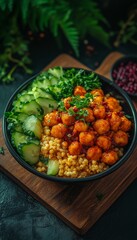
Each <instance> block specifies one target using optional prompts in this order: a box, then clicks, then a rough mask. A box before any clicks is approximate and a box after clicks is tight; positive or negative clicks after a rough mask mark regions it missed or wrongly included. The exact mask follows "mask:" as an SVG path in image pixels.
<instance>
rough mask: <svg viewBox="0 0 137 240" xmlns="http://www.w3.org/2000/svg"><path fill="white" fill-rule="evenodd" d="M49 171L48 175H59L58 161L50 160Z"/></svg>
mask: <svg viewBox="0 0 137 240" xmlns="http://www.w3.org/2000/svg"><path fill="white" fill-rule="evenodd" d="M47 166H48V170H47V175H53V176H54V175H57V173H58V171H59V162H58V161H57V160H50V159H49V161H48V165H47Z"/></svg>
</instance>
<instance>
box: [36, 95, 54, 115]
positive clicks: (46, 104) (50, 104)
mask: <svg viewBox="0 0 137 240" xmlns="http://www.w3.org/2000/svg"><path fill="white" fill-rule="evenodd" d="M36 101H37V103H38V104H39V105H40V106H41V107H42V109H43V111H44V114H46V113H49V112H51V111H52V110H53V109H56V108H57V102H56V101H55V100H53V99H49V98H42V97H39V98H37V99H36Z"/></svg>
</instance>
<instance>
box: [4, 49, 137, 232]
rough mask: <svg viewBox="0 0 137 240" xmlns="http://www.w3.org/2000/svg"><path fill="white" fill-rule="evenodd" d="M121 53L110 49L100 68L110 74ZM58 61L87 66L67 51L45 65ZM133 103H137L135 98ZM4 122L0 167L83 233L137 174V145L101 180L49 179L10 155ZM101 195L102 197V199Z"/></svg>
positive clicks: (59, 62)
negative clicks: (126, 157)
mask: <svg viewBox="0 0 137 240" xmlns="http://www.w3.org/2000/svg"><path fill="white" fill-rule="evenodd" d="M118 56H119V57H120V56H121V54H119V53H117V52H114V53H111V55H109V56H108V57H107V58H106V59H105V60H104V62H103V63H102V64H101V66H100V67H99V68H98V69H97V72H98V73H100V74H102V75H105V76H107V77H109V69H110V66H111V65H110V62H111V64H113V62H114V61H115V60H116V59H117V57H118ZM59 65H60V66H63V67H82V68H85V69H88V68H87V67H86V66H85V65H83V64H81V63H80V62H78V61H77V60H75V59H74V58H72V57H70V56H68V55H66V54H62V55H60V56H59V57H57V58H56V59H55V60H54V61H53V62H51V63H50V64H49V65H48V66H47V67H46V68H49V67H53V66H59ZM107 66H108V67H107ZM134 103H135V106H137V104H136V102H134ZM1 125H2V124H1V123H0V146H4V150H5V155H0V169H1V170H2V171H3V172H4V173H6V174H7V175H8V176H9V177H10V178H12V179H13V180H14V181H15V182H16V183H18V184H19V185H20V186H21V187H23V189H25V190H26V191H27V192H28V193H29V194H31V195H32V196H33V197H34V198H35V199H37V200H38V201H39V202H41V203H42V204H43V205H44V206H45V207H47V208H48V209H49V210H50V211H52V212H53V213H54V214H56V215H57V216H58V217H60V219H62V220H63V221H64V222H65V223H66V224H68V225H69V226H70V227H71V228H73V229H74V230H75V231H77V232H78V233H80V234H84V233H85V232H86V231H87V230H89V228H90V227H91V226H93V224H94V223H95V222H96V221H97V220H98V219H99V218H100V217H101V216H102V214H103V213H105V211H106V210H107V209H108V208H109V207H110V206H111V205H112V204H113V202H114V201H115V200H116V199H117V198H118V197H119V196H120V195H121V194H122V193H123V191H124V190H125V189H126V188H127V187H128V186H129V185H130V184H131V182H132V181H133V180H134V179H135V178H136V177H137V164H136V155H137V148H136V149H135V151H134V153H133V154H132V156H131V157H130V158H129V159H128V160H127V161H126V162H125V163H124V164H123V165H122V166H121V167H120V168H119V169H118V170H116V171H115V172H113V173H111V174H110V175H109V176H107V177H104V178H102V179H100V180H96V181H94V182H87V183H79V184H72V183H71V184H66V183H65V184H64V183H56V182H51V181H47V180H45V179H42V178H40V177H37V176H35V175H34V174H32V173H30V172H29V171H27V170H26V169H24V168H23V167H22V166H21V165H19V163H17V162H16V161H15V159H14V158H13V157H12V156H11V155H10V153H9V151H8V150H7V147H6V146H5V143H4V139H3V136H2V129H1V128H2V126H1ZM121 173H122V174H121ZM98 195H101V196H103V198H102V199H101V200H99V198H98V197H97V196H98Z"/></svg>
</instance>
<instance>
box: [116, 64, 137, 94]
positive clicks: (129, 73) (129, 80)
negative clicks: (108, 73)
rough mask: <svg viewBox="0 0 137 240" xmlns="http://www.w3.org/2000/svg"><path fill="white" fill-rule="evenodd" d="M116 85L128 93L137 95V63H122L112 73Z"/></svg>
mask: <svg viewBox="0 0 137 240" xmlns="http://www.w3.org/2000/svg"><path fill="white" fill-rule="evenodd" d="M112 77H113V79H114V81H115V82H116V84H117V85H118V86H119V87H121V88H123V89H124V90H125V91H127V92H128V93H132V94H137V62H133V61H131V60H130V61H128V62H127V63H124V62H121V63H120V64H119V66H118V67H117V68H115V69H114V70H113V72H112Z"/></svg>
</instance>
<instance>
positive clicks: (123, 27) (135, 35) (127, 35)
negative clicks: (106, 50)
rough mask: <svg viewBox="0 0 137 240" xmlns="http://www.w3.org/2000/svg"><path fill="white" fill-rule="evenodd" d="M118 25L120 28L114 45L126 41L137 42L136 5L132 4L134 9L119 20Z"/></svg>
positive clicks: (116, 45)
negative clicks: (125, 17) (126, 16)
mask: <svg viewBox="0 0 137 240" xmlns="http://www.w3.org/2000/svg"><path fill="white" fill-rule="evenodd" d="M119 27H120V30H119V32H118V34H117V38H116V40H115V42H114V46H115V47H118V46H119V45H120V44H121V43H127V42H132V43H134V44H137V40H136V39H137V6H134V9H132V10H131V11H130V12H129V16H128V18H127V19H126V20H125V21H123V20H122V21H120V22H119Z"/></svg>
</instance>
